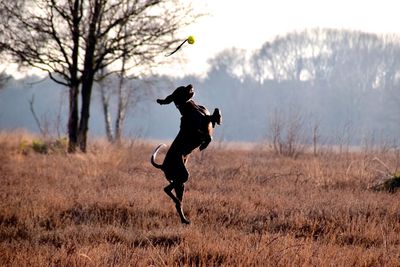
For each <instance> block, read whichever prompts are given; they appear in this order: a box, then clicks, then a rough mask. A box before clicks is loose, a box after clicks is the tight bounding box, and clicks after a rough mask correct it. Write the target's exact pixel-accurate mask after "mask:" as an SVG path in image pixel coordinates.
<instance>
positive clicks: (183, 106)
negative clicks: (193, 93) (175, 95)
mask: <svg viewBox="0 0 400 267" xmlns="http://www.w3.org/2000/svg"><path fill="white" fill-rule="evenodd" d="M193 105H196V104H195V103H194V101H193V99H189V100H188V101H186V102H185V104H183V105H176V108H177V109H178V110H179V112H180V113H181V115H182V116H183V115H184V114H185V113H186V112H185V111H186V110H187V107H189V106H193Z"/></svg>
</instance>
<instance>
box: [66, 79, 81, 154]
mask: <svg viewBox="0 0 400 267" xmlns="http://www.w3.org/2000/svg"><path fill="white" fill-rule="evenodd" d="M78 93H79V89H78V85H75V86H71V87H70V88H69V117H68V139H69V140H68V153H74V152H75V151H76V145H77V142H78Z"/></svg>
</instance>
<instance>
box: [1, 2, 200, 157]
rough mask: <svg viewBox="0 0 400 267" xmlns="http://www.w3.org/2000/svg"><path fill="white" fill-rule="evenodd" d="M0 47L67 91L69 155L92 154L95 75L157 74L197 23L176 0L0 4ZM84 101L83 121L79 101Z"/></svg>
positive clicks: (82, 109) (187, 9) (187, 7)
mask: <svg viewBox="0 0 400 267" xmlns="http://www.w3.org/2000/svg"><path fill="white" fill-rule="evenodd" d="M0 10H1V12H2V13H4V14H6V16H4V18H1V19H0V21H1V23H0V32H2V34H1V37H0V47H2V48H4V49H5V51H7V52H8V54H9V55H11V56H12V57H13V59H14V60H15V61H16V62H18V63H20V64H21V65H24V66H30V67H36V68H39V69H41V70H43V71H46V72H47V73H48V75H49V76H50V78H51V79H52V80H54V81H55V82H57V83H59V84H62V85H65V86H67V87H68V88H69V116H68V117H69V119H68V135H69V151H70V152H73V151H75V147H76V145H77V144H79V146H80V149H81V150H82V151H86V146H87V145H86V144H87V131H88V122H89V109H90V100H91V94H92V86H93V83H94V80H95V75H96V74H97V73H98V72H99V70H100V69H105V68H107V69H108V70H110V72H109V73H107V74H105V75H108V74H110V73H113V72H116V73H119V72H120V71H121V68H120V67H118V65H120V64H121V59H125V60H123V63H122V64H125V67H124V70H126V71H128V70H131V69H132V68H134V67H137V66H148V67H151V66H153V65H155V64H157V62H158V61H157V58H158V57H159V56H160V55H161V54H163V53H164V52H165V50H166V49H170V48H172V46H173V45H176V41H177V38H176V37H175V35H176V33H177V30H178V29H179V28H181V27H183V26H185V25H188V24H189V23H191V22H192V21H194V19H195V18H196V16H193V15H190V14H191V7H190V6H187V5H184V4H183V3H181V2H179V1H178V0H148V1H137V0H134V1H130V0H63V1H55V0H35V1H33V0H16V1H7V0H2V1H1V2H0ZM79 92H80V95H81V101H80V103H81V109H80V115H79V112H78V111H79V109H78V95H79Z"/></svg>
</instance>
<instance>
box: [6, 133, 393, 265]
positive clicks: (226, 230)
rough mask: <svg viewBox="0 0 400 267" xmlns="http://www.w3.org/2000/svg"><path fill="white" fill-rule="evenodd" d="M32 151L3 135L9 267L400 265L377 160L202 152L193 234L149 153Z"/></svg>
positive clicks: (191, 204) (105, 148) (193, 164)
mask: <svg viewBox="0 0 400 267" xmlns="http://www.w3.org/2000/svg"><path fill="white" fill-rule="evenodd" d="M32 139H33V137H31V136H29V135H26V134H21V133H1V134H0V179H1V180H0V181H1V186H0V199H1V201H0V203H1V204H0V205H1V206H0V265H1V266H43V265H44V266H48V265H57V266H64V265H68V266H110V265H111V266H148V265H154V266H165V265H167V266H171V265H172V266H173V265H203V266H213V265H225V266H232V265H236V266H237V265H239V266H243V265H256V266H261V265H262V266H399V265H400V235H399V233H400V201H399V199H400V198H399V196H400V195H399V193H395V194H389V193H384V192H373V191H371V190H369V189H368V186H369V185H370V184H371V183H372V182H374V180H375V179H376V178H379V177H380V174H379V172H377V171H376V170H377V169H379V166H378V165H376V164H377V163H376V162H374V161H373V160H372V159H373V158H374V157H375V156H376V155H366V154H361V153H354V154H349V153H347V154H342V155H339V154H333V153H330V154H327V155H324V156H321V157H312V156H309V155H303V156H300V157H299V158H298V159H296V160H293V159H289V158H285V157H277V156H274V155H273V154H272V153H270V152H268V151H262V152H257V151H251V150H247V151H246V150H237V151H236V150H234V149H217V148H210V149H208V150H207V151H206V152H205V153H203V154H201V153H199V152H195V153H194V154H193V156H192V157H191V158H190V160H189V166H188V167H189V169H190V172H191V178H190V180H189V182H188V183H187V187H186V194H185V198H186V200H185V203H184V204H185V205H184V209H185V211H186V213H187V215H188V217H189V218H190V219H191V221H192V224H191V225H190V226H186V227H185V226H182V225H180V223H179V218H178V216H177V214H176V213H175V210H174V206H173V204H172V202H171V201H170V200H169V199H168V197H167V196H166V195H165V194H164V193H163V191H162V188H163V187H164V186H165V185H166V181H165V179H164V178H163V175H162V173H161V172H160V171H159V170H157V169H154V168H153V167H152V166H151V165H150V164H149V157H150V154H151V152H152V150H153V146H150V145H146V144H143V143H135V144H131V145H128V144H126V145H124V146H123V147H122V148H115V147H111V146H109V145H107V144H105V143H101V142H96V143H93V144H91V145H90V147H91V150H90V151H89V152H88V153H87V154H75V155H66V154H65V153H51V154H48V155H41V154H37V153H34V152H32V151H28V152H27V153H21V148H20V143H21V142H22V140H28V142H30V141H31V140H32ZM379 159H380V160H381V161H383V162H385V163H386V164H387V165H388V166H397V164H398V163H399V156H398V155H397V156H396V155H395V154H389V153H387V154H382V155H379ZM374 164H375V165H374Z"/></svg>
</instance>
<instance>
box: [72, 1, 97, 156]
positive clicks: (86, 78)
mask: <svg viewBox="0 0 400 267" xmlns="http://www.w3.org/2000/svg"><path fill="white" fill-rule="evenodd" d="M101 7H102V3H101V1H99V0H97V1H95V3H94V7H93V14H92V17H91V20H90V25H89V32H88V36H87V40H86V41H87V45H86V50H85V60H84V63H83V73H82V92H81V96H82V109H81V118H80V123H79V133H78V143H79V147H80V149H81V151H82V152H86V144H87V132H88V129H89V127H88V125H89V116H90V112H89V111H90V98H91V95H92V87H93V80H94V74H95V70H94V54H95V49H96V43H97V39H96V32H97V26H98V22H99V18H100V11H101Z"/></svg>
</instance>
